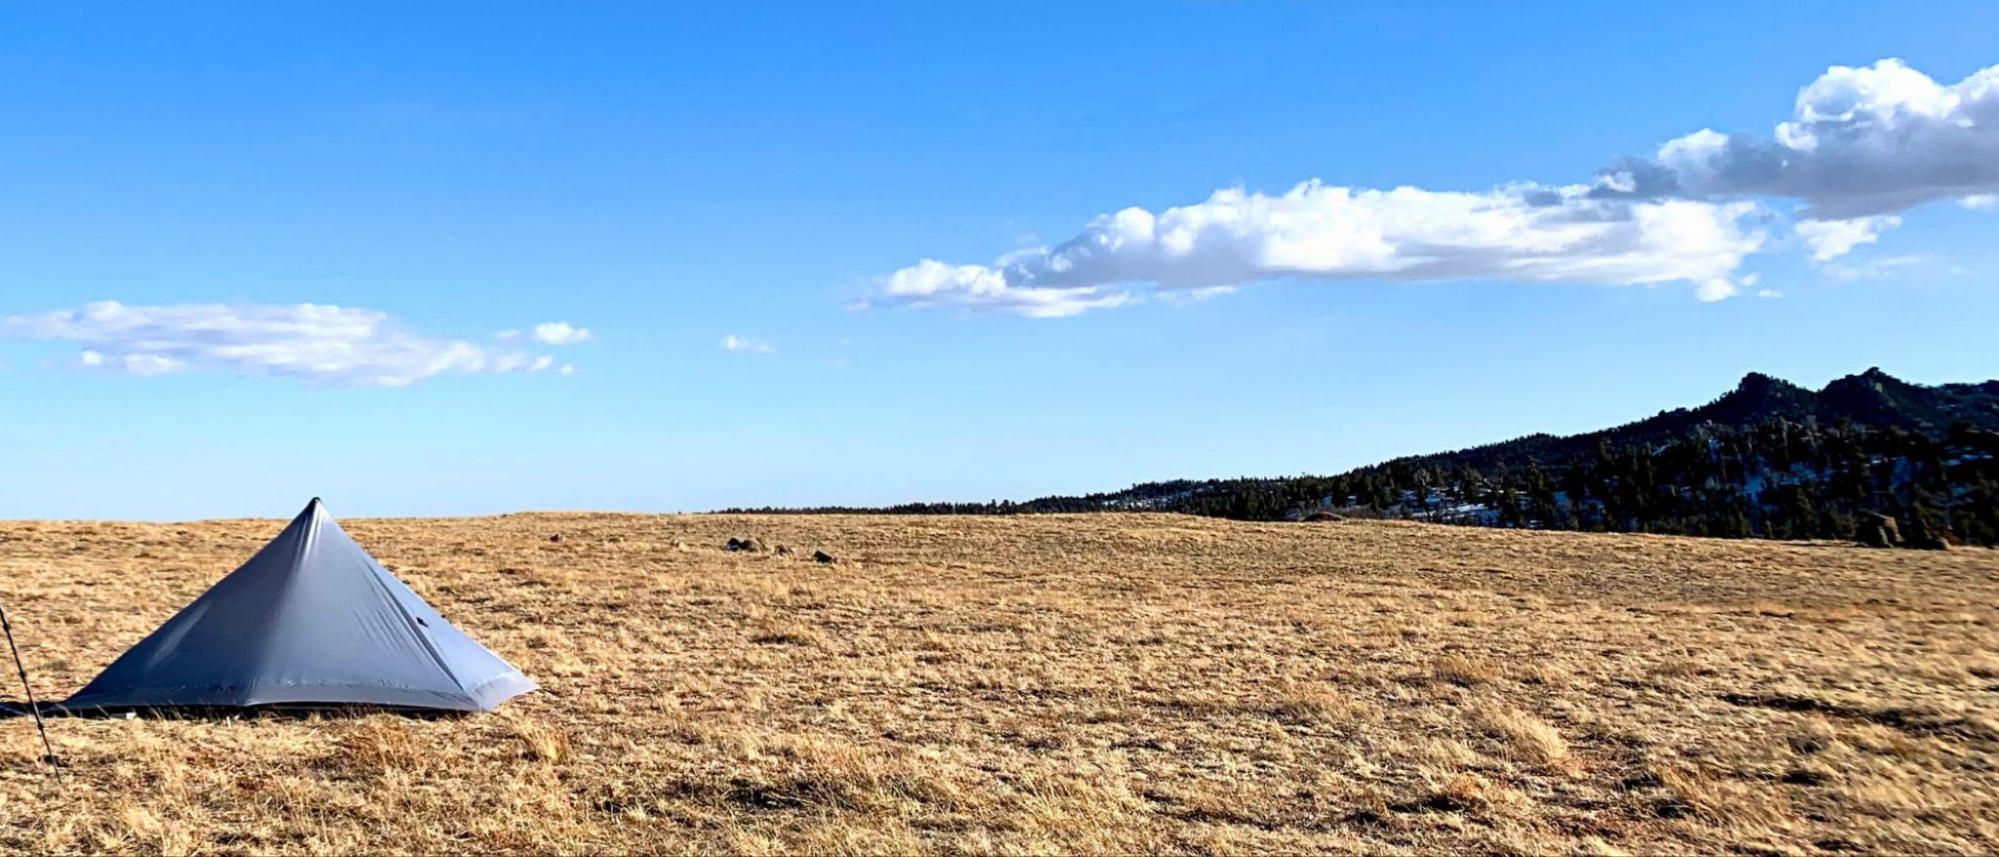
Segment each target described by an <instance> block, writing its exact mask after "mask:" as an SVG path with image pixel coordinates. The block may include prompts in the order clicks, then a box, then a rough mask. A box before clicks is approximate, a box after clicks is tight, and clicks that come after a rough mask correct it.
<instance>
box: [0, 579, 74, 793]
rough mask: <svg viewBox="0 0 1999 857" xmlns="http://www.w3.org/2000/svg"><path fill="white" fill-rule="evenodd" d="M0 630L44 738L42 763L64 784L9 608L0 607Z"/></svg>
mask: <svg viewBox="0 0 1999 857" xmlns="http://www.w3.org/2000/svg"><path fill="white" fill-rule="evenodd" d="M0 629H4V630H5V631H6V632H7V651H9V652H12V653H13V655H14V671H15V672H18V673H20V674H21V692H22V693H25V694H27V696H28V713H29V714H31V715H34V718H35V732H36V733H37V734H39V735H41V736H42V753H43V756H42V761H45V762H48V763H49V771H50V772H52V773H54V774H55V775H56V782H57V783H61V782H62V764H61V763H60V762H59V761H57V759H56V748H55V745H53V744H50V743H49V730H48V727H47V726H46V725H44V724H43V723H42V706H41V703H39V702H36V701H35V686H34V685H33V684H31V683H29V681H28V667H27V665H26V664H24V663H22V662H21V647H19V646H16V645H14V623H12V622H9V621H7V608H6V607H4V606H0Z"/></svg>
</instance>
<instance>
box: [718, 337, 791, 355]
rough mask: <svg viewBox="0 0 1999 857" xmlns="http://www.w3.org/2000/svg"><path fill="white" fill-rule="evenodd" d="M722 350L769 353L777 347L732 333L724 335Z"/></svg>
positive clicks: (738, 352)
mask: <svg viewBox="0 0 1999 857" xmlns="http://www.w3.org/2000/svg"><path fill="white" fill-rule="evenodd" d="M722 350H723V351H727V352H729V353H731V354H769V353H771V352H773V351H776V350H777V349H776V348H773V347H772V346H771V344H770V343H768V342H763V341H761V340H756V339H745V338H743V337H740V336H737V335H735V334H733V333H732V334H729V335H728V336H724V337H722Z"/></svg>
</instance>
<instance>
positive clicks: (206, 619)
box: [63, 498, 535, 711]
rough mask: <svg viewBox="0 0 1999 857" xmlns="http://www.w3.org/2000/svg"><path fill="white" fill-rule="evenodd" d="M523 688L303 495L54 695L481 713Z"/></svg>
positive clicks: (522, 680)
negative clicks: (215, 575) (143, 633)
mask: <svg viewBox="0 0 1999 857" xmlns="http://www.w3.org/2000/svg"><path fill="white" fill-rule="evenodd" d="M534 689H535V683H534V682H533V681H531V680H529V679H528V677H527V676H524V675H521V673H520V671H519V670H516V669H514V668H513V667H512V666H511V665H509V664H508V663H507V662H506V661H503V660H501V659H500V657H499V656H498V655H495V654H493V653H492V652H489V651H487V650H486V648H485V647H484V646H481V645H479V644H478V643H475V642H473V641H472V638H470V637H467V636H465V634H464V633H463V632H461V631H459V630H458V629H457V628H454V627H452V626H451V623H449V622H446V621H444V617H443V616H440V615H438V613H437V611H436V610H433V609H431V606H430V605H429V604H425V603H424V601H423V599H422V598H418V597H417V594H416V593H414V592H411V591H410V588H409V587H407V586H404V585H403V582H402V581H400V580H397V579H396V578H395V576H394V575H392V574H390V573H389V572H388V570H387V569H385V568H383V567H382V564H381V563H379V562H376V561H375V558H374V557H371V556H369V555H368V552H367V551H365V550H362V549H361V546H360V545H358V544H355V543H354V540H353V539H351V538H348V536H347V533H345V532H343V531H342V530H341V529H340V524H338V523H337V522H335V521H334V520H333V518H332V516H330V515H328V514H326V509H325V507H324V506H322V505H321V504H320V502H319V500H318V499H316V498H315V499H314V500H313V501H312V503H311V504H310V505H308V506H306V508H305V511H304V512H301V513H299V516H298V518H296V519H294V520H293V521H292V522H291V525H290V526H288V527H286V528H285V531H284V532H283V533H280V534H278V537H277V538H276V539H274V540H272V542H271V543H270V544H268V545H265V546H264V549H263V550H260V551H258V552H257V555H256V556H254V557H251V558H250V561H249V562H247V563H244V564H243V567H242V568H239V569H237V570H236V571H235V572H234V573H232V574H230V575H229V576H228V577H225V578H223V579H222V581H221V582H220V583H217V584H215V586H213V587H211V588H210V589H209V590H208V591H207V592H205V593H202V595H201V597H200V598H197V599H195V600H194V603H192V604H189V605H188V606H187V607H185V608H183V609H182V610H181V611H180V612H179V613H177V614H174V617H173V618H172V619H168V620H167V621H166V624H164V625H161V626H160V628H159V630H157V631H154V632H153V633H152V634H151V635H150V636H148V637H146V638H145V639H144V640H141V641H139V644H138V645H136V646H133V647H132V649H131V651H128V652H126V653H125V654H124V655H122V656H120V657H119V658H118V660H116V661H114V662H112V664H111V666H110V667H108V668H106V669H105V670H104V672H103V673H102V674H100V675H98V676H97V678H95V679H92V680H91V682H90V684H88V685H86V686H84V688H83V689H82V690H80V691H77V693H76V695H75V696H72V697H70V698H69V699H68V700H67V701H65V702H64V703H63V707H64V708H67V709H71V710H77V709H102V708H145V707H168V706H176V707H178V706H250V705H323V704H339V705H382V706H393V707H398V708H441V709H450V710H455V711H490V710H492V709H493V708H495V707H497V706H498V705H499V704H500V703H502V702H505V701H506V700H507V699H509V698H511V697H513V696H515V695H518V694H522V693H526V692H528V691H530V690H534Z"/></svg>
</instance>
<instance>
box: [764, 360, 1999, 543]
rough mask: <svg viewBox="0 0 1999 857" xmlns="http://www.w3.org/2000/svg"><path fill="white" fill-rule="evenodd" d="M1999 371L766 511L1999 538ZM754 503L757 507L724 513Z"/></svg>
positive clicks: (1744, 390) (1883, 376)
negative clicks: (1872, 526) (1430, 443)
mask: <svg viewBox="0 0 1999 857" xmlns="http://www.w3.org/2000/svg"><path fill="white" fill-rule="evenodd" d="M1995 486H1999V380H1994V381H1983V382H1974V383H1948V384H1936V385H1924V384H1915V383H1910V382H1908V381H1904V380H1902V379H1900V378H1896V377H1894V376H1892V375H1889V374H1888V373H1887V372H1884V371H1882V370H1881V369H1880V368H1879V367H1870V368H1869V369H1867V370H1866V371H1864V372H1860V373H1858V374H1853V375H1846V376H1842V377H1839V378H1835V379H1833V380H1832V381H1830V382H1828V383H1827V384H1826V385H1825V386H1824V387H1821V388H1819V389H1818V390H1811V389H1809V388H1806V387H1803V386H1800V385H1797V384H1794V383H1791V382H1789V381H1786V380H1783V379H1781V378H1777V377H1774V376H1771V375H1767V374H1764V373H1762V372H1749V373H1747V374H1745V375H1743V377H1742V379H1741V381H1739V382H1737V384H1736V385H1735V387H1734V388H1733V389H1730V390H1729V391H1727V392H1725V393H1723V394H1722V395H1720V396H1718V397H1716V398H1714V399H1712V400H1710V401H1708V402H1706V403H1705V404H1701V405H1697V406H1693V407H1681V408H1672V409H1668V410H1663V411H1660V412H1658V413H1657V414H1654V415H1653V416H1651V417H1646V418H1644V419H1639V420H1634V421H1631V422H1628V423H1623V424H1621V425H1616V426H1611V427H1609V428H1604V429H1598V430H1595V431H1588V432H1580V433H1577V434H1570V435H1554V434H1549V433H1534V434H1528V435H1522V436H1519V437H1515V438H1510V439H1507V440H1502V441H1496V442H1493V443H1488V444H1481V445H1478V446H1472V447H1466V448H1463V449H1457V450H1450V451H1444V452H1434V453H1425V454H1421V455H1410V456H1402V457H1399V458H1394V459H1390V460H1388V461H1384V462H1381V463H1379V464H1374V465H1368V466H1365V467H1358V468H1354V469H1352V470H1348V471H1346V472H1343V473H1339V474H1336V475H1332V476H1310V475H1307V476H1289V477H1246V478H1235V479H1205V480H1195V479H1175V480H1167V481H1160V482H1144V483H1139V484H1136V485H1133V486H1131V487H1129V488H1125V489H1122V490H1118V491H1111V492H1103V493H1096V494H1086V495H1081V496H1075V495H1056V496H1048V497H1041V498H1037V499H1034V500H1028V501H1024V502H1015V501H993V502H988V503H910V504H904V505H899V506H891V507H887V508H874V509H856V508H847V507H821V508H816V509H762V510H755V511H768V512H887V513H909V514H966V513H970V514H1021V513H1036V512H1086V511H1168V512H1187V513H1191V514H1199V515H1213V516H1219V517H1226V518H1238V519H1245V520H1281V519H1287V518H1289V519H1296V518H1300V517H1311V516H1322V515H1324V514H1336V515H1345V516H1364V517H1388V518H1406V519H1418V520H1428V521H1435V522H1439V523H1457V524H1471V525H1483V526H1499V527H1525V528H1537V529H1569V530H1604V531H1620V532H1664V533H1681V534H1693V535H1711V536H1733V537H1745V536H1762V537H1770V538H1847V537H1850V536H1852V535H1853V534H1854V533H1855V532H1856V531H1857V530H1858V527H1859V523H1860V522H1863V521H1867V520H1872V518H1870V516H1883V515H1886V516H1892V517H1896V518H1900V519H1902V520H1904V521H1905V522H1907V523H1908V525H1909V526H1908V528H1907V529H1908V531H1909V532H1910V533H1911V535H1910V537H1909V538H1908V539H1907V541H1908V542H1909V543H1911V544H1920V545H1923V546H1941V545H1943V544H1946V543H1947V542H1949V541H1956V542H1960V543H1973V544H1988V545H1992V544H1999V487H1995ZM729 511H751V510H740V509H737V510H729Z"/></svg>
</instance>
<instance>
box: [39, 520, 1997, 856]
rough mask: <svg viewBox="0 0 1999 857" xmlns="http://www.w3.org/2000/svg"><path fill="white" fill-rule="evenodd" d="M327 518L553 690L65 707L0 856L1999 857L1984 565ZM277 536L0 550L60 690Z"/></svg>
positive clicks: (1505, 542) (53, 685) (1694, 551)
mask: <svg viewBox="0 0 1999 857" xmlns="http://www.w3.org/2000/svg"><path fill="white" fill-rule="evenodd" d="M344 524H345V526H346V528H347V529H348V531H349V532H350V533H351V534H353V535H354V537H355V538H356V539H357V540H359V541H360V542H361V543H362V544H363V545H364V546H365V547H367V548H368V549H369V550H370V551H372V552H373V553H374V554H375V555H376V556H377V557H379V558H380V559H381V560H382V561H383V562H384V564H386V565H387V566H389V567H390V568H391V569H392V570H393V571H394V572H396V574H398V575H399V576H400V577H401V578H402V579H403V580H405V581H407V582H408V583H409V584H410V586H411V587H412V588H414V589H415V590H416V591H417V592H419V593H420V594H422V595H423V596H424V597H425V598H426V599H428V600H429V601H430V602H431V603H432V604H433V605H435V606H436V607H437V608H438V609H439V610H441V611H442V612H443V613H444V614H445V615H446V616H448V617H450V618H451V619H452V621H453V622H455V623H456V624H457V625H458V626H459V627H461V628H463V629H465V630H466V631H467V632H468V633H470V634H471V635H472V636H473V637H474V638H476V639H478V640H479V641H481V642H482V643H484V644H485V645H486V646H487V647H489V648H491V649H493V650H494V651H496V652H498V653H499V654H501V655H502V656H503V657H506V658H508V659H509V660H511V661H512V662H513V663H514V664H515V665H517V666H519V667H520V668H521V669H522V670H524V671H525V672H526V673H528V674H529V675H530V676H532V677H533V678H535V679H536V680H538V681H540V682H541V684H542V685H543V688H544V689H543V690H542V691H540V692H537V693H532V694H529V695H526V696H523V697H520V698H518V699H515V700H514V701H512V702H510V703H508V704H507V705H506V706H504V707H503V708H502V709H501V710H500V711H499V712H498V713H495V714H484V715H473V716H467V717H447V718H431V719H425V718H413V717H406V716H402V715H398V714H394V713H383V712H376V713H366V714H358V715H342V716H327V715H313V716H302V717H299V716H260V717H245V718H236V719H182V720H169V719H145V718H140V719H81V718H56V719H52V720H51V721H50V722H49V724H48V728H49V732H50V735H51V737H52V739H53V740H54V742H55V745H56V750H57V753H58V755H59V756H60V758H61V760H62V764H63V772H64V780H63V782H61V783H58V782H57V781H55V780H54V779H53V778H52V777H51V776H50V774H49V772H48V770H47V768H46V767H44V766H43V765H41V764H40V761H39V757H40V754H41V749H40V746H39V744H38V742H37V740H36V738H35V734H34V728H33V724H32V722H31V721H30V720H29V719H27V718H24V717H17V718H13V719H7V720H0V849H5V850H7V851H61V852H128V853H171V854H178V853H270V852H326V851H367V852H422V853H438V852H450V851H502V852H533V853H550V852H561V853H574V852H595V853H602V852H637V851H674V852H678V851H688V850H693V851H705V852H735V853H752V854H754V853H797V852H804V851H811V852H825V851H836V852H893V853H930V852H981V853H985V852H993V853H1071V852H1116V853H1136V852H1163V851H1170V852H1217V853H1245V852H1253V853H1270V852H1298V851H1327V850H1342V851H1345V850H1362V851H1368V852H1377V853H1412V854H1413V853H1431V852H1435V851H1453V852H1470V851H1476V852H1509V853H1537V854H1538V853H1600V854H1616V853H1661V852H1688V851H1703V852H1714V851H1749V852H1756V853H1820V852H1870V853H1878V852H1922V853H1937V852H1962V853H1977V852H1982V853H1990V852H1993V851H1999V552H1995V551H1991V550H1984V549H1958V550H1953V551H1948V552H1917V551H1884V550H1868V549H1863V548H1857V547H1851V546H1847V545H1841V544H1834V543H1806V542H1798V543H1773V542H1761V541H1719V540H1708V539H1691V538H1671V537H1656V536H1634V535H1591V534H1576V533H1534V532H1513V531H1496V530H1479V529H1467V528H1450V527H1440V526H1431V525H1421V524H1409V523H1393V522H1361V521H1341V522H1323V523H1310V524H1251V523H1240V522H1230V521H1222V520H1213V519H1204V518H1192V517H1181V516H1171V515H1125V514H1105V515H1095V516H1070V515H1049V516H1028V517H1010V518H999V517H865V516H826V517H774V516H773V517H758V516H743V517H735V516H643V515H598V514H521V515H508V516H500V517H491V518H467V519H436V520H352V521H346V522H344ZM282 526H283V523H282V522H280V521H214V522H200V523H187V524H122V523H71V522H12V523H0V599H4V604H5V607H6V609H7V610H8V612H9V615H10V617H11V618H12V620H13V623H14V626H15V629H16V633H17V635H18V636H19V638H20V643H21V650H22V655H23V657H24V658H25V659H26V661H27V663H28V668H29V671H30V675H31V676H32V677H33V679H34V681H35V683H36V689H37V691H38V693H39V694H40V695H42V696H43V697H44V698H49V697H54V698H60V697H62V696H65V695H67V694H68V693H69V692H71V691H73V690H75V689H76V688H78V687H80V686H81V685H82V684H83V683H84V682H85V681H87V680H88V679H89V678H90V677H91V676H93V675H94V674H95V673H96V672H97V671H98V670H100V669H102V668H103V667H104V666H105V665H106V664H107V663H109V662H110V660H111V659H112V658H114V657H115V656H117V655H118V654H119V653H120V652H122V651H124V649H125V648H127V647H129V646H130V645H131V644H133V643H134V642H136V641H137V640H138V639H139V638H140V637H142V636H143V635H145V634H146V633H147V632H149V631H150V630H152V629H153V628H154V627H155V626H156V625H157V624H158V623H159V622H160V621H162V620H164V619H165V618H166V617H168V616H169V615H171V614H172V613H173V612H174V611H176V610H178V609H179V608H180V607H181V606H182V605H184V604H185V603H187V602H188V601H189V600H191V599H193V598H194V597H195V596H196V595H198V594H199V593H200V592H201V591H202V590H204V589H205V588H206V587H207V586H208V585H210V584H211V583H213V582H214V581H215V580H217V579H219V578H220V577H221V576H222V575H223V574H225V573H227V572H228V571H229V570H231V569H233V568H234V567H235V566H236V565H237V564H238V563H240V562H241V561H242V560H244V559H245V558H247V557H248V556H249V555H250V554H251V553H252V552H254V551H255V550H256V549H257V548H258V547H260V546H261V545H262V544H263V543H264V542H265V541H266V540H268V539H269V538H270V537H272V536H273V535H275V534H276V533H277V532H278V530H279V529H280V528H281V527H282ZM732 537H745V538H748V537H754V538H756V539H758V540H760V541H761V542H763V543H764V544H765V545H766V546H767V547H768V548H771V550H766V551H763V552H731V551H725V550H723V549H722V545H723V544H724V543H725V542H726V541H727V540H728V539H729V538H732ZM778 545H784V546H786V547H788V548H790V549H791V553H790V554H788V555H780V554H778V553H777V552H776V551H775V548H776V547H777V546H778ZM815 550H824V551H826V552H827V553H829V554H831V555H832V556H833V557H835V558H837V561H836V562H832V563H820V562H815V561H814V560H813V559H812V558H811V554H812V552H813V551H815ZM0 696H4V697H5V698H9V699H13V700H16V701H18V699H19V697H20V693H19V688H18V687H9V688H7V689H6V690H0Z"/></svg>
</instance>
